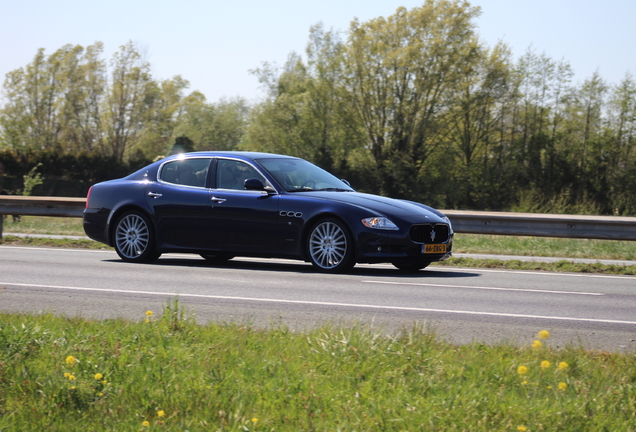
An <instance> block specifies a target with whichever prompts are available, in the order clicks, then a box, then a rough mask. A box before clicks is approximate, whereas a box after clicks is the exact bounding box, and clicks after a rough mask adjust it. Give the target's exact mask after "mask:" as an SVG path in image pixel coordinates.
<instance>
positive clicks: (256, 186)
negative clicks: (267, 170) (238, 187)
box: [243, 178, 276, 194]
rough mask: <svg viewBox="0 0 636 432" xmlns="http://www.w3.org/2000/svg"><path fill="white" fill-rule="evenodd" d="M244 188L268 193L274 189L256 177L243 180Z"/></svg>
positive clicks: (273, 191) (271, 192)
mask: <svg viewBox="0 0 636 432" xmlns="http://www.w3.org/2000/svg"><path fill="white" fill-rule="evenodd" d="M243 187H244V188H245V190H257V191H263V192H267V193H268V194H275V193H276V189H274V188H273V187H271V186H265V185H264V184H263V182H262V181H260V180H259V179H256V178H249V179H246V180H245V182H243Z"/></svg>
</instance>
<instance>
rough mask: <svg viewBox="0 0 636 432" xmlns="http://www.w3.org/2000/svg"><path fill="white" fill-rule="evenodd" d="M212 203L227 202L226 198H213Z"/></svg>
mask: <svg viewBox="0 0 636 432" xmlns="http://www.w3.org/2000/svg"><path fill="white" fill-rule="evenodd" d="M212 201H214V202H215V203H218V204H221V203H224V202H225V201H227V200H226V199H225V198H219V197H214V196H213V197H212Z"/></svg>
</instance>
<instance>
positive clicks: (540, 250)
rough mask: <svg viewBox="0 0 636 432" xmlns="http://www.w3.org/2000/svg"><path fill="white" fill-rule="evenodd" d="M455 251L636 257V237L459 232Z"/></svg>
mask: <svg viewBox="0 0 636 432" xmlns="http://www.w3.org/2000/svg"><path fill="white" fill-rule="evenodd" d="M453 251H454V252H457V253H484V254H499V255H523V256H548V257H568V258H593V259H615V260H635V261H636V241H619V240H588V239H565V238H563V239H559V238H546V237H515V236H495V235H477V234H456V235H455V242H454V244H453Z"/></svg>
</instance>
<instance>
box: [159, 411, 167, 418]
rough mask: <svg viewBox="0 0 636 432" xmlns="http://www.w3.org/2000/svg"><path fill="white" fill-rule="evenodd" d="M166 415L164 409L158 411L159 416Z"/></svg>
mask: <svg viewBox="0 0 636 432" xmlns="http://www.w3.org/2000/svg"><path fill="white" fill-rule="evenodd" d="M165 415H166V413H165V411H164V410H159V411H157V417H164V416H165Z"/></svg>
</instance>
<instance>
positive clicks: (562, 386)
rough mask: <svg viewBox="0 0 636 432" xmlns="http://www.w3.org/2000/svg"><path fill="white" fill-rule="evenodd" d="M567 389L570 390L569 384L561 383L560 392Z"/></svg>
mask: <svg viewBox="0 0 636 432" xmlns="http://www.w3.org/2000/svg"><path fill="white" fill-rule="evenodd" d="M567 388H568V385H567V383H564V382H560V383H559V390H561V391H565V390H566V389H567Z"/></svg>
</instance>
